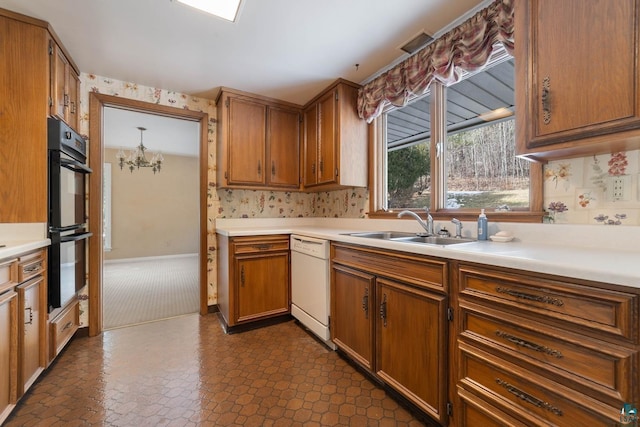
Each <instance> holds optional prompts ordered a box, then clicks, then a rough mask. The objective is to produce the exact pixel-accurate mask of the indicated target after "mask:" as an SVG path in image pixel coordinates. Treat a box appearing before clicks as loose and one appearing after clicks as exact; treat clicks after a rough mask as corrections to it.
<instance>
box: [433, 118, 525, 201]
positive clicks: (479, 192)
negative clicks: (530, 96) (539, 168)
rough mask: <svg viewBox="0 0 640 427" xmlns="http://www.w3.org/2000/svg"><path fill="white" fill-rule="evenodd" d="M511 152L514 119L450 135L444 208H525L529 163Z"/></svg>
mask: <svg viewBox="0 0 640 427" xmlns="http://www.w3.org/2000/svg"><path fill="white" fill-rule="evenodd" d="M514 149H515V123H514V120H513V119H510V120H505V121H499V122H497V123H490V124H487V125H485V126H482V127H478V128H475V129H471V130H467V131H460V132H457V133H454V134H449V135H448V136H447V149H446V158H445V165H446V180H445V182H446V191H447V193H446V194H447V196H446V208H447V209H460V208H467V209H481V208H488V209H490V208H497V207H502V206H508V207H509V208H510V209H517V208H527V207H528V206H529V162H528V161H526V160H522V159H519V158H517V157H516V156H515V152H514Z"/></svg>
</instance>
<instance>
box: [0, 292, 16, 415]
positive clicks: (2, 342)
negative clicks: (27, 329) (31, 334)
mask: <svg viewBox="0 0 640 427" xmlns="http://www.w3.org/2000/svg"><path fill="white" fill-rule="evenodd" d="M17 400H18V294H17V293H16V292H15V291H13V290H10V291H6V292H4V293H2V294H0V424H2V422H3V421H4V420H5V419H6V418H7V417H8V416H9V414H10V413H11V411H12V410H13V408H14V407H15V406H16V402H17Z"/></svg>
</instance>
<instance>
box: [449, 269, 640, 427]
mask: <svg viewBox="0 0 640 427" xmlns="http://www.w3.org/2000/svg"><path fill="white" fill-rule="evenodd" d="M452 264H453V265H452V267H453V268H452V271H453V272H454V275H453V277H452V279H453V280H452V283H453V286H452V300H453V307H454V312H455V316H454V318H455V331H456V332H455V334H456V335H455V336H454V337H453V339H452V342H453V343H454V344H453V345H454V348H455V349H454V351H453V352H452V354H451V355H450V357H451V361H452V365H451V366H452V370H453V372H452V375H451V378H452V381H453V384H452V390H455V394H454V396H453V398H452V400H453V401H454V408H453V416H452V417H451V420H452V424H453V425H457V426H477V425H482V426H484V425H487V426H491V425H527V426H549V425H553V426H571V427H573V426H609V427H610V426H616V425H620V424H619V423H620V410H621V408H622V406H623V405H624V404H625V403H629V404H632V405H635V406H636V407H638V406H639V405H638V403H639V400H638V399H639V398H640V380H639V378H640V374H639V373H640V345H639V344H640V339H639V334H640V330H639V320H640V317H639V316H640V310H639V308H640V305H639V303H640V290H637V289H634V288H625V287H621V286H614V285H609V284H604V283H595V282H589V281H584V280H575V279H567V278H562V277H557V276H549V275H544V274H536V273H527V272H523V271H516V270H511V269H506V268H499V267H491V266H485V265H477V264H468V263H462V262H452Z"/></svg>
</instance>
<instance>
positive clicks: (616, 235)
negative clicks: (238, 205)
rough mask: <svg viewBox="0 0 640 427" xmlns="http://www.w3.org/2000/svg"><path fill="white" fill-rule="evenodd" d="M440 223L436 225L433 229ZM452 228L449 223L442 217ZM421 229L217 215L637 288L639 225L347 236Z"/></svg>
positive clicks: (226, 230)
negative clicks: (501, 234) (400, 237)
mask: <svg viewBox="0 0 640 427" xmlns="http://www.w3.org/2000/svg"><path fill="white" fill-rule="evenodd" d="M438 225H440V224H437V225H436V230H438V229H439V226H438ZM442 225H445V226H446V227H447V228H448V229H449V230H450V231H451V230H452V228H453V227H451V224H449V223H443V224H442ZM375 230H378V231H382V230H385V231H410V232H419V231H421V229H420V227H419V225H418V224H417V223H416V222H415V221H405V220H369V219H362V220H355V219H347V220H345V219H335V218H291V219H280V220H276V219H272V220H264V219H241V220H236V219H233V220H231V219H226V220H216V232H217V233H218V234H221V235H225V236H230V237H232V236H248V235H267V234H301V235H305V236H309V237H316V238H321V239H327V240H332V241H338V242H344V243H353V244H359V245H365V246H371V247H378V248H384V249H392V250H397V251H404V252H410V253H416V254H423V255H430V256H435V257H442V258H447V259H454V260H460V261H469V262H475V263H480V264H487V265H494V266H499V267H508V268H514V269H519V270H525V271H531V272H538V273H548V274H555V275H559V276H564V277H570V278H575V279H584V280H593V281H598V282H604V283H611V284H616V285H622V286H629V287H634V288H640V250H639V249H638V242H640V227H624V226H604V225H593V226H563V225H556V224H513V223H500V224H496V223H493V224H490V227H489V234H490V235H492V234H495V233H496V232H497V231H499V230H505V231H510V232H512V233H513V234H514V235H515V239H514V240H513V241H511V242H507V243H499V242H492V241H475V242H470V243H461V244H455V245H448V246H439V245H425V244H416V243H406V242H394V241H389V240H381V239H371V238H364V237H355V236H349V235H348V233H351V232H356V231H375ZM474 231H475V223H464V228H463V236H464V237H471V238H475V237H476V236H475V235H473V234H471V233H472V232H474Z"/></svg>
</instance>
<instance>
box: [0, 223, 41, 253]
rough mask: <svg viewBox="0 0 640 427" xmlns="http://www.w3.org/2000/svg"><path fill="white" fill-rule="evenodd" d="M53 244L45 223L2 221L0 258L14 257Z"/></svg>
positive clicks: (0, 226)
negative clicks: (48, 236)
mask: <svg viewBox="0 0 640 427" xmlns="http://www.w3.org/2000/svg"><path fill="white" fill-rule="evenodd" d="M50 244H51V240H49V239H48V238H47V228H46V224H45V223H24V224H9V223H0V245H4V247H0V260H2V259H6V258H12V257H15V256H17V255H20V254H23V253H25V252H29V251H32V250H35V249H40V248H44V247H46V246H49V245H50Z"/></svg>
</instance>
